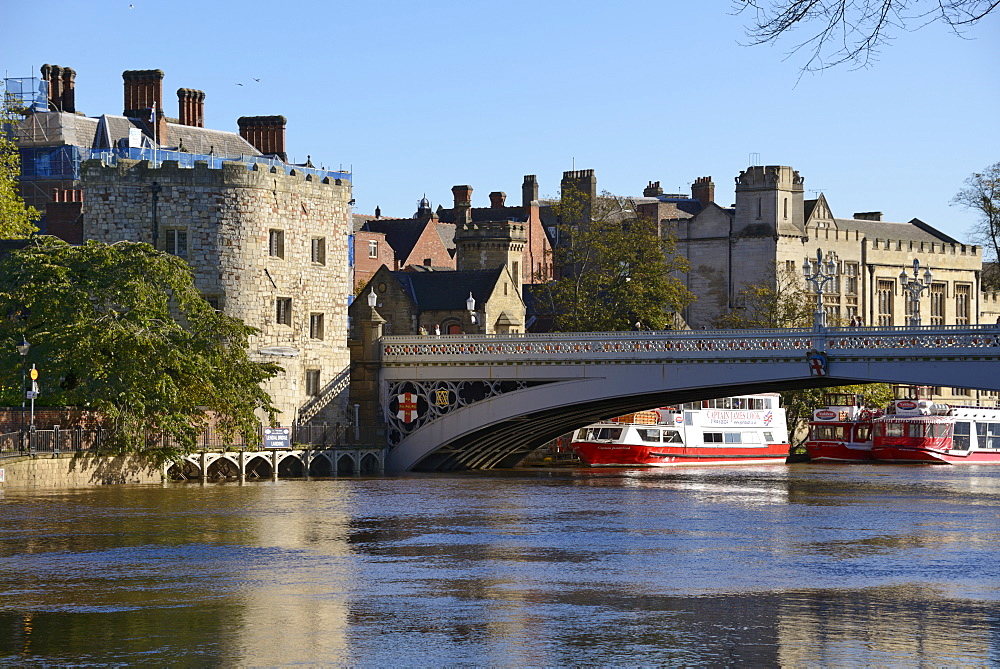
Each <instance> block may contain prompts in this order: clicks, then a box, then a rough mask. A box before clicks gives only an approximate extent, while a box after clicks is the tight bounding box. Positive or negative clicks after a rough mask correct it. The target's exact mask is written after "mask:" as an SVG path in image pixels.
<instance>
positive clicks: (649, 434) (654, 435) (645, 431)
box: [635, 427, 660, 443]
mask: <svg viewBox="0 0 1000 669" xmlns="http://www.w3.org/2000/svg"><path fill="white" fill-rule="evenodd" d="M635 431H636V433H638V435H639V438H640V439H642V440H643V441H647V442H655V443H660V430H659V428H654V427H639V428H636V430H635Z"/></svg>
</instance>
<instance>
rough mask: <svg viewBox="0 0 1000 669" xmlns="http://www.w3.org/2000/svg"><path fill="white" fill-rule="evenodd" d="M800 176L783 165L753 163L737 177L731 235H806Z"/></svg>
mask: <svg viewBox="0 0 1000 669" xmlns="http://www.w3.org/2000/svg"><path fill="white" fill-rule="evenodd" d="M802 183H803V179H802V177H801V176H799V173H798V172H797V171H796V170H793V169H792V168H791V167H786V166H784V165H767V166H763V165H753V166H751V167H748V168H747V169H746V170H744V171H742V172H740V175H739V176H738V177H736V218H735V221H734V224H733V234H734V235H736V236H750V237H768V236H770V237H775V238H777V237H778V236H780V235H793V236H802V235H803V234H805V227H804V222H803V205H802V192H803V189H802Z"/></svg>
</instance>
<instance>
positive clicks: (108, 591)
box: [0, 464, 1000, 666]
mask: <svg viewBox="0 0 1000 669" xmlns="http://www.w3.org/2000/svg"><path fill="white" fill-rule="evenodd" d="M0 495H2V496H0V527H2V536H3V541H2V542H0V583H2V584H3V591H2V597H0V662H2V663H3V664H4V665H12V664H16V665H22V666H23V665H33V664H35V665H52V664H75V665H80V664H119V665H120V664H155V665H164V664H170V665H175V666H185V665H198V666H205V665H209V666H220V665H221V666H237V665H239V666H246V665H287V664H295V663H299V664H310V665H352V666H389V665H400V664H405V665H423V666H427V665H508V666H510V665H519V666H523V665H594V664H600V665H653V664H659V665H689V666H695V665H701V666H734V665H766V666H776V665H782V666H793V665H794V666H803V665H811V666H816V665H824V666H837V665H855V666H857V665H883V666H884V665H910V666H916V665H922V666H943V665H950V666H956V665H994V666H995V665H1000V552H998V550H997V547H998V546H1000V467H998V468H988V467H944V466H940V467H934V466H924V467H921V466H913V467H905V466H891V465H882V466H863V465H858V466H821V465H809V464H803V465H790V466H784V465H782V466H765V467H756V468H716V469H678V470H658V471H652V470H587V469H549V470H545V469H538V470H517V471H507V472H492V473H491V472H486V473H465V474H460V475H413V476H406V477H400V478H390V477H386V478H342V479H325V480H308V481H306V480H287V481H286V480H282V481H278V482H276V483H272V482H262V483H248V484H244V485H239V484H235V483H233V484H211V485H199V484H197V483H194V484H191V483H188V484H164V485H162V486H106V487H99V488H87V489H74V490H60V491H46V490H41V491H28V490H12V489H9V490H6V491H2V492H0Z"/></svg>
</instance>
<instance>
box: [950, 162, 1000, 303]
mask: <svg viewBox="0 0 1000 669" xmlns="http://www.w3.org/2000/svg"><path fill="white" fill-rule="evenodd" d="M952 203H953V204H957V205H959V206H962V207H965V208H967V209H971V210H972V211H974V212H976V214H978V216H979V221H978V222H977V223H976V224H975V225H974V226H973V228H972V230H971V231H970V232H971V233H972V237H973V239H974V240H975V241H977V242H979V243H981V244H982V245H983V246H984V247H985V248H986V249H988V253H989V255H990V256H992V257H991V260H992V261H993V262H992V263H989V264H987V265H984V267H983V287H984V288H987V289H990V290H1000V267H998V265H1000V162H998V163H993V164H992V165H990V166H989V167H987V168H986V169H985V170H983V171H982V172H974V173H973V174H972V176H970V177H969V178H968V179H966V180H965V188H963V189H962V190H960V191H958V193H957V194H956V195H955V197H954V198H952Z"/></svg>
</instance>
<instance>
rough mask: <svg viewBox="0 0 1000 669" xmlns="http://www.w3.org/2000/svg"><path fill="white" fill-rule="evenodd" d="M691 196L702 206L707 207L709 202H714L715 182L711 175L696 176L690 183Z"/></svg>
mask: <svg viewBox="0 0 1000 669" xmlns="http://www.w3.org/2000/svg"><path fill="white" fill-rule="evenodd" d="M691 197H693V198H694V199H695V200H698V201H699V202H701V206H702V207H707V206H708V205H709V203H711V202H715V184H714V183H712V177H698V178H697V179H695V180H694V183H693V184H691Z"/></svg>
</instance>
